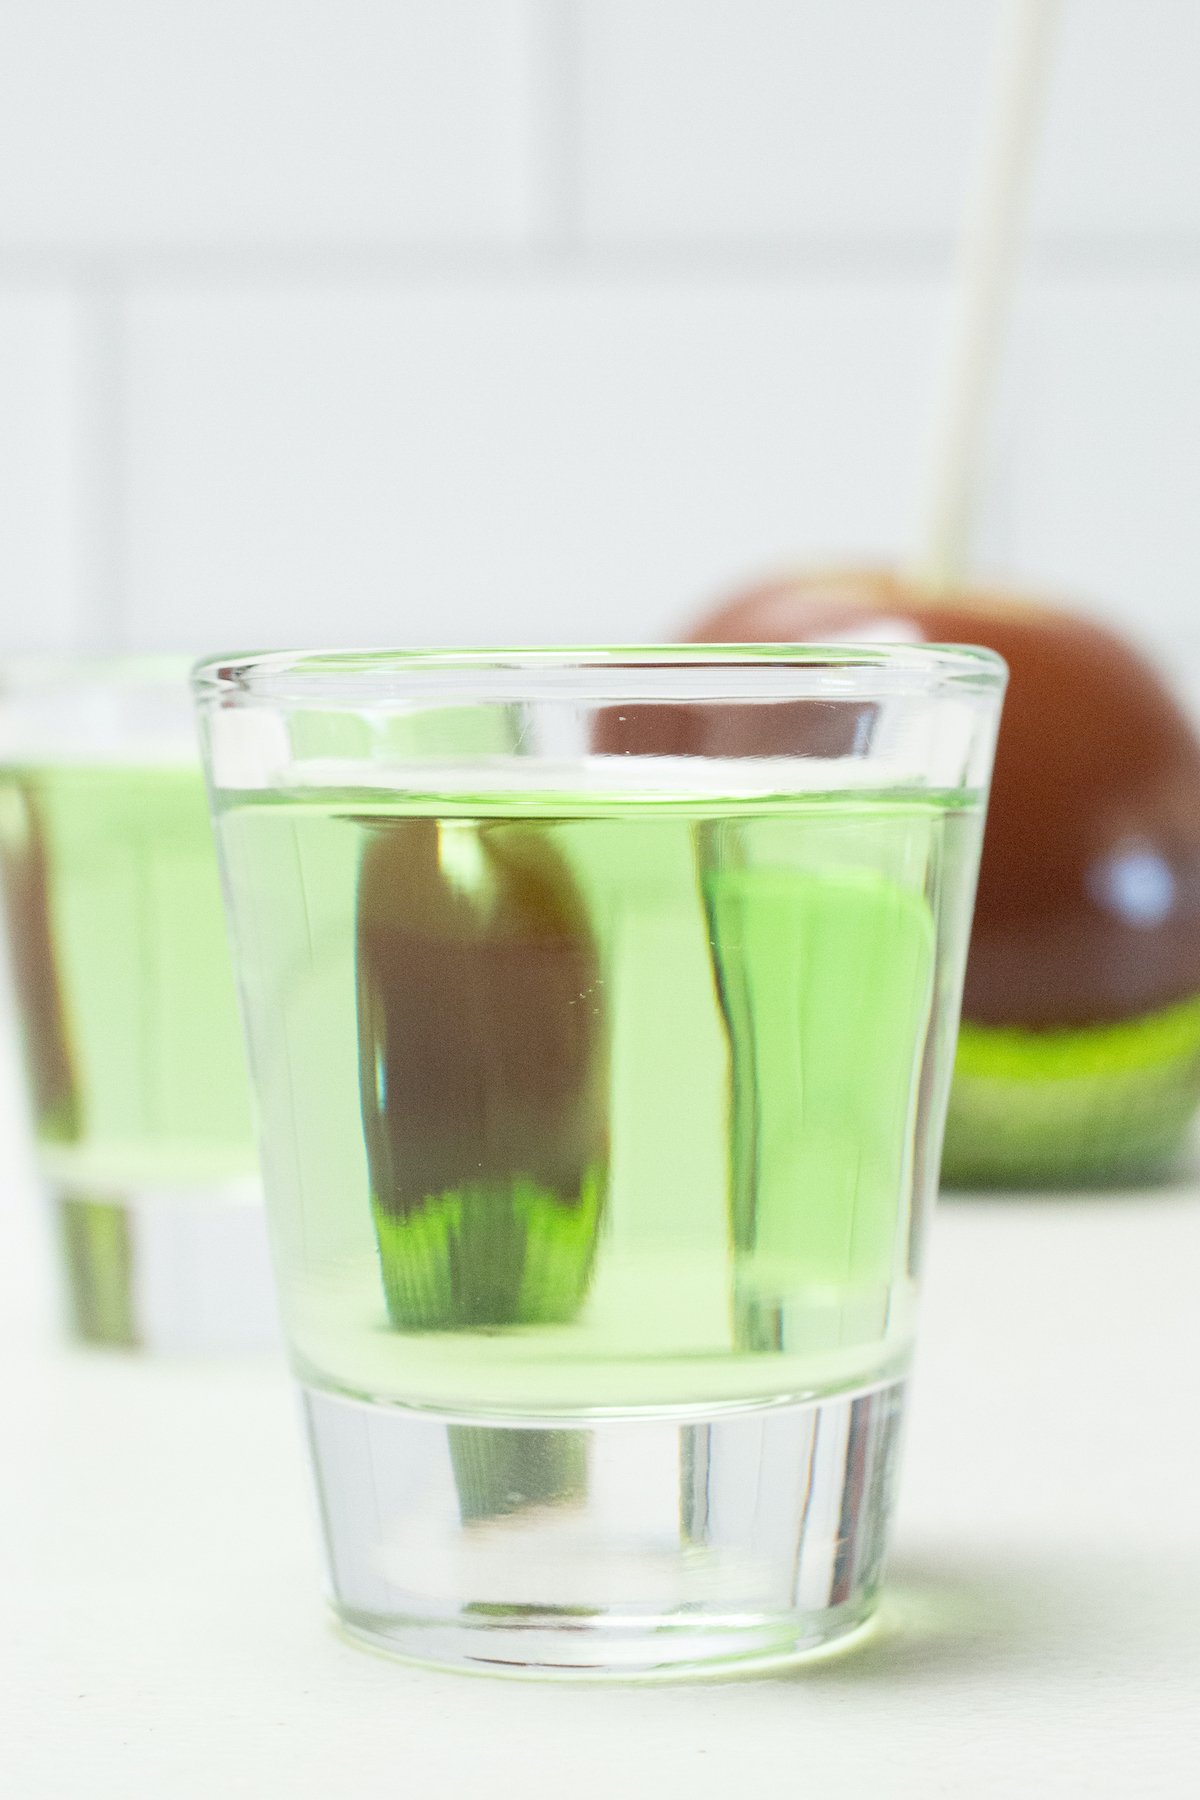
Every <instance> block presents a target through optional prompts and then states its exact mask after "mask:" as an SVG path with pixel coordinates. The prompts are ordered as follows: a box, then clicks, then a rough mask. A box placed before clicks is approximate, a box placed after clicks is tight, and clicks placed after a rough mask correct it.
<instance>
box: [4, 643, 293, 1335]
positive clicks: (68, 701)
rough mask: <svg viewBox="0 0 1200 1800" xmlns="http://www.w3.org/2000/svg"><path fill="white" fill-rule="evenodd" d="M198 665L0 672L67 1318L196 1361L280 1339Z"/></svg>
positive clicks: (32, 1048)
mask: <svg viewBox="0 0 1200 1800" xmlns="http://www.w3.org/2000/svg"><path fill="white" fill-rule="evenodd" d="M187 676H188V664H187V662H186V661H177V660H172V659H136V658H131V659H115V658H87V659H80V660H76V661H65V660H48V659H46V660H43V659H22V660H18V661H10V662H7V663H4V664H2V665H0V877H2V886H3V902H4V908H3V910H4V920H5V925H6V927H7V937H8V949H9V962H10V969H11V981H10V986H11V991H12V994H13V997H14V999H15V1003H16V1010H17V1013H18V1022H19V1027H20V1037H21V1042H22V1048H23V1052H24V1065H25V1071H26V1076H27V1089H28V1096H29V1102H30V1110H31V1113H32V1120H33V1127H34V1134H35V1139H36V1151H37V1161H38V1166H39V1169H40V1173H41V1176H42V1179H43V1183H44V1186H45V1188H46V1190H47V1192H48V1194H49V1198H50V1203H51V1206H52V1209H53V1215H54V1224H55V1228H56V1233H57V1236H58V1239H59V1244H60V1250H61V1257H60V1262H61V1270H62V1275H63V1285H64V1288H65V1295H66V1304H67V1311H68V1315H69V1320H70V1324H71V1326H72V1328H73V1330H74V1333H75V1335H77V1336H78V1337H80V1338H82V1339H84V1340H85V1341H88V1342H91V1343H99V1344H109V1345H120V1346H126V1347H140V1348H144V1349H151V1350H154V1349H157V1350H167V1351H178V1352H192V1351H208V1350H224V1349H231V1350H232V1349H241V1348H251V1347H258V1346H260V1345H265V1344H268V1343H270V1342H271V1341H272V1340H273V1339H274V1338H276V1337H277V1331H278V1326H277V1323H276V1313H275V1305H274V1295H273V1289H272V1283H271V1276H270V1260H269V1254H268V1251H267V1240H266V1226H265V1219H264V1215H263V1208H262V1190H261V1181H260V1178H259V1175H258V1165H257V1155H256V1147H255V1140H254V1133H253V1128H252V1123H251V1111H250V1090H249V1082H248V1079H247V1076H246V1071H245V1054H244V1051H243V1047H242V1040H241V1031H240V1026H239V1022H238V1015H237V1000H236V992H235V988H234V983H233V972H232V968H231V965H230V958H229V948H228V941H227V936H226V931H225V920H224V914H223V909H222V905H221V894H220V882H219V878H218V874H217V863H216V856H215V854H214V851H213V846H212V832H211V827H210V823H209V817H208V808H207V804H206V800H205V793H204V780H203V775H202V772H201V768H200V759H199V754H198V750H197V746H196V732H195V720H194V716H193V712H192V707H191V697H190V694H189V690H188V679H187Z"/></svg>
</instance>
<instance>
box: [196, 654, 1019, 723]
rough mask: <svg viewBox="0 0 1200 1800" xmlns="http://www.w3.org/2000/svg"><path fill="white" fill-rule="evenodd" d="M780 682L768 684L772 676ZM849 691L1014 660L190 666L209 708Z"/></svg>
mask: <svg viewBox="0 0 1200 1800" xmlns="http://www.w3.org/2000/svg"><path fill="white" fill-rule="evenodd" d="M768 673H769V674H771V675H772V676H773V679H771V680H769V681H767V682H766V683H765V684H764V681H763V677H764V675H767V674H768ZM630 678H634V679H633V685H634V686H635V687H636V691H637V697H638V698H639V699H652V698H656V697H658V698H664V699H705V698H707V699H721V698H737V699H741V698H753V697H755V696H756V695H759V694H762V695H763V696H764V697H767V696H768V695H769V696H770V697H773V698H778V697H783V696H785V695H787V696H790V697H795V698H805V697H811V698H821V697H823V696H827V697H829V698H834V697H838V698H845V697H846V696H847V694H860V695H867V694H871V693H880V694H882V693H890V694H902V693H912V694H921V693H924V694H927V693H929V692H930V691H931V690H932V691H937V690H940V689H944V688H945V689H952V690H957V691H959V692H962V691H963V690H966V691H968V692H973V693H976V694H979V695H981V696H984V695H995V694H999V693H1001V692H1002V691H1003V689H1004V686H1005V683H1006V682H1007V680H1008V665H1007V664H1006V663H1005V661H1004V659H1003V657H1001V656H998V655H997V654H996V652H995V651H994V650H988V649H985V648H984V647H982V646H981V645H978V644H925V643H920V644H914V643H911V642H903V641H901V642H896V643H880V642H874V641H872V642H871V643H844V642H843V643H833V644H808V643H805V644H737V643H729V644H710V643H704V644H589V645H565V646H558V645H555V646H513V647H485V648H471V649H457V648H455V649H358V650H354V649H334V650H302V651H293V650H266V651H255V652H253V653H240V654H234V655H226V656H209V657H205V658H203V660H201V661H200V662H198V663H197V664H196V665H195V666H194V668H193V670H192V687H193V691H194V692H195V695H196V698H197V700H198V701H200V702H201V703H204V702H206V701H212V702H216V701H220V702H223V703H224V704H226V705H234V706H237V705H253V704H255V703H256V702H264V703H268V704H272V705H280V704H283V705H287V704H288V703H294V704H305V703H308V704H312V703H316V704H318V705H320V706H322V707H330V708H339V707H345V708H347V709H355V708H359V707H363V706H369V707H374V706H379V705H386V704H387V703H388V702H389V701H398V702H402V703H408V702H411V701H413V700H421V699H424V698H428V697H430V696H431V694H432V693H433V692H435V691H436V692H438V693H442V694H444V693H446V692H448V691H453V692H454V693H455V694H457V695H471V694H474V695H477V696H478V697H479V698H480V699H485V698H498V697H500V695H502V694H503V695H506V696H509V697H514V696H519V695H528V696H529V697H530V698H535V697H537V696H539V695H547V696H548V695H549V694H551V693H554V694H562V693H572V694H576V695H577V696H578V697H579V698H580V699H585V698H587V697H589V696H592V695H594V696H595V697H597V698H602V699H612V698H614V697H615V696H617V695H619V694H620V693H621V691H622V686H623V681H628V680H629V679H630Z"/></svg>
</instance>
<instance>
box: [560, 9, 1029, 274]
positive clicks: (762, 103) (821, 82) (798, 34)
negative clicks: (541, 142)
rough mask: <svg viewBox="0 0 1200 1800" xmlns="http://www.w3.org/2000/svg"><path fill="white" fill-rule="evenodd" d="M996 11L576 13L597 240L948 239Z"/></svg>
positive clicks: (590, 213)
mask: <svg viewBox="0 0 1200 1800" xmlns="http://www.w3.org/2000/svg"><path fill="white" fill-rule="evenodd" d="M997 16H998V9H997V5H996V4H995V0H969V3H967V4H964V3H963V0H824V4H821V3H819V0H814V3H810V4H797V0H582V6H581V17H582V50H583V77H582V136H583V155H584V178H583V200H584V210H583V221H584V229H585V230H586V231H587V233H588V235H589V236H590V237H591V238H593V239H596V240H601V241H606V240H613V239H616V240H622V239H629V238H632V239H636V240H644V239H650V240H652V241H655V242H660V241H678V240H681V239H682V240H695V239H701V240H703V239H705V238H710V239H711V238H716V239H734V240H745V239H747V238H750V239H753V238H756V237H766V238H768V239H786V238H788V237H789V236H794V235H795V234H797V233H810V234H813V235H815V236H818V237H832V238H836V239H842V240H845V239H853V238H854V237H855V236H856V235H858V236H868V237H874V238H885V239H892V240H903V239H904V238H906V237H910V236H912V235H916V236H926V235H929V234H931V233H939V232H940V233H948V232H949V231H950V230H951V229H952V228H953V225H954V222H955V220H956V218H957V216H958V212H959V209H960V205H961V199H962V187H963V172H964V160H965V158H966V156H967V155H968V153H969V151H970V149H971V148H972V146H973V144H974V137H975V132H974V114H975V111H976V108H977V106H978V98H979V93H980V86H981V82H982V80H983V78H984V75H985V73H986V69H987V58H988V52H989V49H990V43H991V36H992V32H993V28H994V24H995V19H996V17H997Z"/></svg>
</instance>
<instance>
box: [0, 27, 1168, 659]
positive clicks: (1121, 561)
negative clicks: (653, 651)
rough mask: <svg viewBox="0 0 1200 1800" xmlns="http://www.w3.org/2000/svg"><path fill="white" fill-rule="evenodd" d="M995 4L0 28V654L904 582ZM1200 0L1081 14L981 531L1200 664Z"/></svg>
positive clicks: (1150, 640) (658, 609)
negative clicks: (865, 565) (847, 577)
mask: <svg viewBox="0 0 1200 1800" xmlns="http://www.w3.org/2000/svg"><path fill="white" fill-rule="evenodd" d="M999 17H1000V13H999V8H998V6H997V5H996V4H994V3H993V0H170V3H169V4H162V3H161V0H159V3H154V0H0V596H2V606H0V650H3V649H11V648H14V647H22V648H25V647H44V648H66V647H72V646H81V647H82V646H87V647H98V648H118V647H122V646H137V647H142V646H147V647H179V648H187V649H195V650H201V649H204V648H229V649H232V648H235V647H239V646H241V647H248V646H254V645H260V646H261V645H270V644H285V643H288V642H296V643H311V642H315V641H320V640H324V641H328V642H331V643H345V642H351V641H355V640H357V641H360V642H366V641H378V642H392V643H404V642H410V643H429V642H436V641H445V642H468V641H472V640H474V641H493V642H494V641H497V640H508V641H519V640H539V639H540V640H557V641H571V640H584V639H599V640H620V639H645V638H650V637H654V636H656V635H660V634H664V633H670V632H672V631H674V630H675V629H677V628H678V627H679V626H681V625H682V624H683V623H684V622H685V621H686V620H687V618H688V617H689V615H694V614H695V612H696V611H697V609H698V608H701V607H703V606H705V605H707V604H708V603H709V602H711V601H712V600H713V599H714V598H719V597H720V596H721V595H722V594H724V593H725V592H726V591H727V590H728V589H729V588H730V587H731V586H737V585H738V584H740V583H744V582H745V581H747V580H749V579H752V578H754V577H755V576H757V575H759V574H762V573H766V572H770V571H772V570H776V569H778V568H780V567H787V566H789V565H797V564H802V563H807V562H811V561H821V560H824V559H827V558H834V559H841V558H846V557H849V558H851V559H855V560H857V559H860V558H864V557H867V558H876V557H882V558H889V557H894V556H897V555H904V554H905V553H907V551H908V550H909V548H910V545H911V542H912V538H913V534H914V531H915V529H916V513H917V499H918V488H919V485H920V476H921V473H922V458H923V454H924V445H925V438H926V433H927V429H928V420H929V413H930V407H931V392H932V384H933V381H934V377H935V374H936V371H937V368H938V353H939V347H940V344H941V341H942V333H943V330H944V324H945V316H946V310H947V302H948V296H949V291H950V272H951V264H952V255H953V248H954V242H955V236H956V229H957V222H958V219H959V216H960V213H961V208H962V204H963V199H964V194H965V191H966V182H967V179H968V176H969V173H970V168H971V159H972V153H973V150H974V146H975V143H976V135H977V129H978V125H979V115H980V112H981V108H982V106H983V102H984V96H985V93H986V88H987V75H988V69H989V58H990V53H991V50H992V46H993V41H994V38H995V33H996V27H997V24H998V21H999ZM1198 72H1200V7H1197V5H1196V0H1067V4H1066V6H1065V9H1064V19H1063V25H1062V29H1061V32H1060V35H1059V40H1058V45H1057V53H1056V57H1055V64H1054V68H1053V72H1052V76H1051V92H1050V96H1049V101H1048V107H1047V112H1046V116H1045V122H1044V129H1043V134H1042V142H1041V150H1040V156H1039V162H1038V168H1037V174H1036V182H1035V193H1034V196H1033V204H1032V229H1031V234H1030V241H1029V247H1028V254H1027V257H1026V261H1025V268H1024V276H1023V280H1022V284H1021V290H1020V293H1019V296H1018V301H1017V306H1016V309H1015V313H1014V320H1013V327H1012V330H1011V333H1010V337H1009V349H1008V356H1007V360H1006V369H1005V375H1004V380H1003V384H1002V393H1001V396H1000V400H999V404H998V405H997V407H996V409H995V417H994V421H993V428H992V431H991V434H990V443H989V449H988V455H987V467H986V480H985V484H984V491H983V493H982V498H981V505H980V509H979V517H978V520H977V529H976V532H975V538H974V549H973V569H974V573H975V574H976V575H977V576H979V577H981V578H997V579H1000V580H1004V581H1014V582H1018V583H1022V584H1026V585H1028V586H1030V587H1032V588H1034V589H1038V590H1042V591H1046V592H1049V593H1052V594H1055V595H1058V596H1061V597H1064V598H1075V599H1078V600H1080V601H1081V602H1083V603H1084V604H1086V605H1087V606H1088V607H1090V608H1091V609H1093V610H1094V611H1095V612H1096V613H1097V614H1098V615H1100V616H1103V617H1106V618H1108V619H1110V620H1112V621H1114V622H1116V623H1118V624H1119V625H1122V626H1123V627H1124V628H1125V629H1127V630H1128V631H1129V632H1131V633H1132V634H1133V635H1134V636H1135V637H1136V638H1138V639H1139V640H1140V641H1142V642H1143V643H1144V644H1147V645H1148V646H1149V647H1151V648H1152V649H1154V650H1156V651H1157V652H1158V654H1159V655H1160V657H1162V658H1164V659H1165V660H1167V661H1168V662H1169V663H1170V665H1171V667H1172V668H1173V669H1174V670H1175V671H1176V673H1177V674H1179V673H1182V672H1184V671H1186V672H1187V673H1188V677H1189V680H1190V679H1191V678H1192V677H1195V676H1196V675H1197V674H1198V673H1200V608H1198V607H1197V603H1196V588H1197V582H1198V578H1200V504H1198V503H1197V501H1198V495H1197V468H1198V467H1200V328H1198V321H1200V108H1198V107H1197V105H1196V92H1197V74H1198Z"/></svg>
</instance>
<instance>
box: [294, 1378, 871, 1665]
mask: <svg viewBox="0 0 1200 1800" xmlns="http://www.w3.org/2000/svg"><path fill="white" fill-rule="evenodd" d="M903 1393H904V1384H903V1383H902V1382H896V1383H892V1384H889V1385H887V1386H883V1387H876V1388H872V1389H869V1390H865V1391H863V1392H860V1393H857V1394H850V1395H839V1396H838V1397H836V1398H834V1399H828V1400H822V1401H816V1402H806V1403H804V1404H801V1405H795V1406H773V1407H770V1408H762V1409H759V1410H751V1411H744V1412H724V1413H721V1414H716V1415H712V1416H709V1417H700V1418H697V1417H695V1416H694V1415H690V1416H688V1417H686V1418H680V1417H667V1418H662V1417H645V1416H642V1417H636V1418H623V1419H602V1420H588V1421H581V1422H578V1423H565V1422H562V1421H558V1420H556V1421H554V1422H553V1423H552V1424H548V1423H535V1422H532V1421H531V1422H528V1423H515V1422H511V1423H510V1422H506V1423H505V1424H503V1425H501V1424H496V1423H487V1424H485V1423H482V1422H481V1421H479V1420H477V1419H472V1420H468V1419H451V1418H447V1417H444V1416H440V1415H430V1414H424V1413H418V1412H409V1411H406V1410H404V1409H402V1408H398V1407H394V1406H382V1405H373V1404H369V1403H366V1402H362V1401H358V1400H352V1399H348V1398H346V1397H345V1396H343V1395H337V1394H330V1393H327V1392H324V1391H321V1390H319V1389H315V1388H306V1389H304V1390H303V1396H304V1408H305V1414H306V1420H307V1425H308V1431H309V1437H310V1441H311V1445H312V1451H313V1460H314V1465H315V1470H316V1482H317V1493H318V1500H319V1504H320V1512H321V1519H322V1524H323V1528H324V1534H325V1545H326V1552H327V1557H328V1566H329V1571H330V1578H331V1583H332V1589H333V1602H334V1605H335V1607H336V1609H337V1612H338V1614H339V1616H340V1618H341V1620H342V1622H343V1624H344V1625H345V1626H346V1627H347V1629H348V1630H349V1631H350V1632H351V1633H352V1634H353V1635H354V1636H355V1637H356V1638H359V1639H361V1640H364V1641H365V1642H367V1643H369V1644H370V1645H372V1646H373V1647H375V1648H376V1649H381V1650H386V1651H390V1652H392V1653H393V1654H395V1655H398V1656H402V1657H406V1658H408V1659H410V1660H413V1661H417V1662H422V1663H426V1664H436V1665H439V1666H443V1667H447V1668H457V1669H475V1670H490V1671H494V1672H497V1673H510V1674H522V1673H523V1674H540V1675H564V1676H565V1675H573V1676H590V1677H593V1678H595V1677H598V1676H609V1677H615V1678H623V1679H637V1678H648V1677H664V1676H671V1675H678V1676H682V1675H687V1674H704V1673H715V1672H717V1671H718V1670H722V1669H729V1670H740V1669H747V1668H753V1667H755V1666H760V1667H761V1666H764V1665H767V1664H776V1663H782V1662H791V1661H793V1660H797V1659H799V1658H800V1657H802V1656H805V1655H807V1654H810V1653H812V1652H813V1651H816V1650H818V1649H820V1648H822V1647H824V1646H826V1645H830V1644H832V1643H833V1642H835V1641H836V1640H838V1639H840V1638H843V1637H845V1636H846V1635H847V1634H848V1633H850V1632H852V1631H854V1630H855V1628H856V1627H858V1626H859V1625H861V1624H862V1623H863V1622H864V1621H865V1620H866V1619H867V1618H868V1617H869V1615H870V1613H871V1611H872V1609H873V1605H874V1600H875V1594H876V1591H877V1589H878V1586H879V1581H880V1575H881V1570H882V1564H883V1556H884V1549H885V1543H886V1537H887V1528H888V1522H889V1518H890V1514H891V1510H892V1499H893V1492H894V1487H895V1477H896V1469H897V1461H898V1447H899V1438H900V1425H901V1418H902V1412H903Z"/></svg>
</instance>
